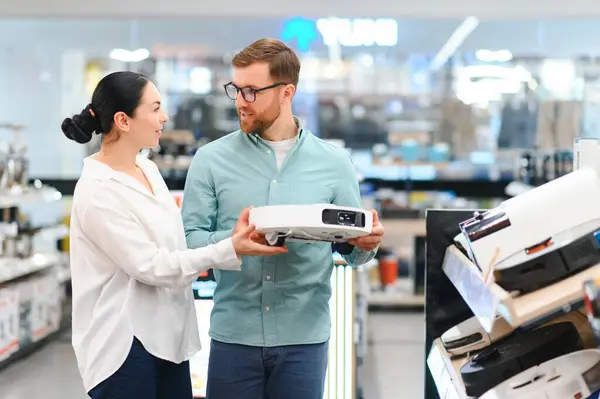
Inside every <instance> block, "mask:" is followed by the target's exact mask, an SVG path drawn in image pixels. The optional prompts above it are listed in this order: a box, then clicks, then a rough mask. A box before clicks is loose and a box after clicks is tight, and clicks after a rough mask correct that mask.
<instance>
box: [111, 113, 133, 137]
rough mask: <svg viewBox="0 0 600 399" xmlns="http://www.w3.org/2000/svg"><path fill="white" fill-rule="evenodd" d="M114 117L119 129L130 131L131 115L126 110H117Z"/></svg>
mask: <svg viewBox="0 0 600 399" xmlns="http://www.w3.org/2000/svg"><path fill="white" fill-rule="evenodd" d="M113 119H114V123H115V127H116V128H117V129H119V130H120V131H123V132H128V131H129V126H130V125H129V116H127V114H126V113H125V112H117V113H116V114H115V116H114V118H113Z"/></svg>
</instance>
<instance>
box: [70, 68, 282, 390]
mask: <svg viewBox="0 0 600 399" xmlns="http://www.w3.org/2000/svg"><path fill="white" fill-rule="evenodd" d="M167 120H168V118H167V115H166V114H165V112H164V111H163V109H162V108H161V97H160V95H159V93H158V91H157V89H156V87H155V86H154V85H153V84H152V83H151V82H150V81H149V80H148V79H147V78H146V77H144V76H143V75H140V74H137V73H133V72H117V73H112V74H110V75H107V76H106V77H105V78H104V79H102V80H101V81H100V82H99V83H98V86H97V87H96V89H95V91H94V94H93V96H92V102H91V104H90V105H88V106H87V107H86V108H85V109H84V110H83V111H82V112H81V114H79V115H76V116H74V117H73V118H67V119H65V120H64V121H63V123H62V131H63V132H64V134H65V136H67V137H68V138H69V139H71V140H74V141H76V142H78V143H82V144H83V143H87V142H89V141H90V139H91V137H92V134H93V132H96V133H98V134H102V135H103V137H102V147H101V149H100V151H99V152H98V153H96V154H94V155H92V156H90V157H88V158H86V159H85V161H84V167H83V171H82V174H81V177H80V179H79V181H78V182H77V186H76V188H75V192H74V194H73V206H72V217H71V235H70V247H71V265H72V267H71V269H72V284H73V338H72V340H73V347H74V349H75V354H76V357H77V362H78V365H79V370H80V372H81V375H82V378H83V382H84V386H85V388H86V391H87V392H88V394H89V396H90V397H91V398H93V399H99V398H115V399H120V398H127V399H135V398H144V399H154V398H155V399H162V398H169V399H180V398H181V399H183V398H185V399H189V398H191V397H192V383H191V378H190V369H189V364H188V359H189V358H190V356H192V355H193V354H194V353H196V352H197V351H198V350H200V342H199V334H198V327H197V321H196V314H195V308H194V303H193V301H194V298H193V293H192V289H191V283H192V282H194V281H195V280H196V278H197V277H198V275H199V274H200V273H202V272H204V271H206V270H208V269H210V268H219V269H226V270H232V271H235V270H240V268H241V261H240V256H242V255H276V254H279V253H282V252H285V251H286V250H285V249H279V248H273V247H268V246H265V245H262V244H260V243H258V242H255V241H254V240H253V237H254V235H253V234H252V233H253V226H249V225H248V213H249V210H248V209H246V210H245V211H244V212H242V214H241V216H240V218H239V220H238V222H237V225H236V227H235V229H234V230H233V232H232V236H231V238H229V239H227V240H224V241H222V242H220V243H218V244H216V245H211V246H208V247H205V248H200V249H193V250H189V249H187V248H186V240H185V234H184V230H183V223H182V220H181V216H180V212H179V208H178V207H177V205H176V203H175V200H174V198H173V196H172V195H171V194H170V193H169V190H168V189H167V186H166V185H165V182H164V180H163V179H162V177H161V175H160V173H159V171H158V168H157V167H156V165H155V164H154V163H153V162H151V161H149V160H147V159H144V158H143V157H140V156H138V153H139V152H140V150H141V149H143V148H153V147H156V146H157V145H158V140H159V138H160V136H161V130H162V127H163V125H164V123H165V122H167Z"/></svg>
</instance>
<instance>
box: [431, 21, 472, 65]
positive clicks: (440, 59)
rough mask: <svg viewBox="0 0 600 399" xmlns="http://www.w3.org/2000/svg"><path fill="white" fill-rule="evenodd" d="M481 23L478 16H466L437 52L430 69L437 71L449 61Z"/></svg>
mask: <svg viewBox="0 0 600 399" xmlns="http://www.w3.org/2000/svg"><path fill="white" fill-rule="evenodd" d="M478 25H479V19H477V18H476V17H468V18H466V19H465V20H464V21H463V22H462V23H461V24H460V25H459V26H458V28H456V30H455V31H454V32H453V33H452V35H451V36H450V38H449V39H448V41H447V42H446V44H444V45H443V46H442V49H441V50H440V51H439V52H438V53H437V54H436V56H435V57H434V58H433V61H432V62H431V67H430V69H431V70H432V71H437V70H439V69H440V68H441V67H443V66H444V64H445V63H446V62H447V61H448V59H449V58H450V57H452V55H453V54H454V53H455V52H456V50H458V48H459V47H460V46H461V45H462V44H463V42H464V41H465V39H466V38H467V37H468V36H469V35H470V34H471V33H472V32H473V31H474V30H475V28H477V26H478Z"/></svg>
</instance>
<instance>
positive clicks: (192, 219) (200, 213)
mask: <svg viewBox="0 0 600 399" xmlns="http://www.w3.org/2000/svg"><path fill="white" fill-rule="evenodd" d="M202 157H203V153H202V151H201V150H199V151H197V152H196V154H195V155H194V159H193V160H192V164H191V165H190V168H189V170H188V173H187V177H186V181H185V187H184V191H183V204H182V206H181V215H182V218H183V226H184V229H185V238H186V241H187V245H188V248H201V247H205V246H207V245H211V244H216V243H218V242H221V241H222V240H225V239H227V238H230V237H231V234H232V232H233V229H229V230H219V231H217V230H216V225H217V212H218V203H217V196H216V194H215V185H214V181H213V179H212V176H211V174H210V170H209V168H208V164H207V163H206V162H204V160H203V159H202Z"/></svg>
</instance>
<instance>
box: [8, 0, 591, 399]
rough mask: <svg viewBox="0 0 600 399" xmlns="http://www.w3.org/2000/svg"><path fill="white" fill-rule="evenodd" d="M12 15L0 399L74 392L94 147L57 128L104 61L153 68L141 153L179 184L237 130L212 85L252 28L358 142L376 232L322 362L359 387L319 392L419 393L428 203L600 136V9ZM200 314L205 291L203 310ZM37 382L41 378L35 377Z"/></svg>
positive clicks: (521, 177) (548, 170) (340, 286)
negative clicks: (73, 289)
mask: <svg viewBox="0 0 600 399" xmlns="http://www.w3.org/2000/svg"><path fill="white" fill-rule="evenodd" d="M379 3H380V2H378V4H379ZM509 3H510V4H511V7H513V8H515V7H516V6H515V5H514V4H512V3H513V2H509ZM48 4H50V3H48ZM488 5H489V4H488ZM364 6H365V7H368V5H364ZM14 7H16V6H14ZM24 7H25V6H24ZM497 7H498V8H502V7H503V5H502V4H498V5H497ZM548 7H550V8H552V7H554V8H553V10H555V11H554V13H555V14H560V9H559V8H558V6H556V7H555V6H554V5H549V6H548ZM564 7H568V6H567V5H566V4H564ZM590 7H592V6H590ZM596 7H597V6H596ZM81 9H82V6H81V5H80V6H79V8H78V9H77V12H74V13H80V12H82V11H81ZM354 9H356V7H354ZM10 10H11V9H9V11H10ZM14 10H16V8H13V9H12V11H13V12H9V11H7V12H6V13H5V14H6V15H7V17H5V18H0V37H1V38H2V39H1V40H0V140H1V144H2V145H0V175H2V176H4V177H2V179H0V189H1V190H2V192H3V194H2V195H1V196H0V203H2V204H3V205H2V206H3V209H5V210H6V211H5V212H3V213H0V214H1V215H2V218H0V225H1V226H0V230H2V233H1V235H2V237H3V238H2V242H3V244H2V250H3V252H2V253H3V255H2V256H3V258H2V260H1V261H0V326H2V325H3V320H5V323H9V321H6V320H10V319H9V316H8V314H9V313H10V312H9V311H8V310H7V311H6V312H4V313H3V307H2V306H3V305H4V306H5V307H6V308H7V309H8V307H7V306H10V301H5V302H2V300H1V299H2V298H3V296H2V290H3V289H4V290H9V291H10V289H11V287H12V289H13V291H14V289H15V287H18V289H17V291H18V290H20V292H21V293H23V292H25V293H26V295H21V297H20V298H21V299H20V300H19V301H20V302H19V301H17V302H19V303H20V306H21V307H20V308H19V307H18V306H19V305H13V308H11V309H20V310H16V311H15V310H13V311H12V312H13V314H20V316H18V321H19V320H20V321H19V323H20V324H19V325H20V330H19V331H20V332H18V333H15V334H14V335H13V338H12V339H9V338H6V337H5V336H4V335H3V334H0V399H17V398H18V399H20V398H28V399H29V398H31V399H37V398H67V397H68V398H74V399H77V398H83V397H85V394H84V393H83V392H82V388H81V387H80V386H79V380H78V378H79V377H78V375H77V370H76V366H75V364H74V359H73V358H72V355H71V353H70V352H69V349H70V347H69V340H68V330H69V317H70V314H69V289H68V283H69V271H68V266H69V264H68V257H67V255H66V252H67V251H68V234H67V233H68V232H67V231H66V228H65V226H67V225H68V218H69V197H70V195H71V194H72V192H73V188H74V184H75V182H76V179H77V178H78V176H79V173H80V171H81V164H82V160H83V158H84V157H85V156H87V155H89V154H91V153H92V152H94V151H96V149H97V148H98V145H99V142H98V141H97V140H95V141H93V142H92V143H90V144H89V145H88V146H85V147H84V146H80V145H77V144H75V143H73V142H70V141H68V140H66V139H65V138H64V137H63V135H62V134H61V132H60V123H61V121H62V119H63V118H64V117H65V116H67V115H71V114H73V113H77V112H79V111H80V110H81V109H82V108H83V107H84V106H85V104H87V103H88V102H89V98H90V96H91V91H92V90H93V87H94V86H95V84H96V83H97V82H98V81H99V80H100V79H101V78H102V77H103V76H104V75H106V74H107V73H110V72H112V71H116V70H123V69H127V70H133V71H138V72H143V73H145V74H147V75H148V76H150V77H151V78H152V80H153V81H155V82H156V84H157V86H158V88H159V90H160V91H161V93H162V95H163V99H164V104H165V107H166V109H167V111H168V114H169V116H170V121H169V123H168V125H167V126H166V127H165V129H164V135H163V137H162V139H161V143H160V146H159V147H158V148H156V149H154V150H153V151H151V152H150V153H149V156H150V157H151V158H152V159H153V160H154V161H155V162H156V163H157V164H158V165H159V167H160V169H161V171H162V173H163V176H164V177H165V179H166V180H167V182H168V185H169V186H170V188H171V189H172V190H173V192H174V195H178V193H179V192H180V191H181V190H182V189H183V184H184V179H185V176H186V171H187V168H188V166H189V163H190V160H191V158H192V156H193V154H194V152H195V150H196V149H197V148H199V147H201V146H202V145H204V144H206V143H208V142H210V141H211V140H215V139H218V138H219V137H222V136H223V135H226V134H228V133H230V132H231V131H234V130H236V129H237V126H238V121H237V115H236V111H235V107H234V103H233V102H232V101H230V100H229V99H228V98H227V97H226V96H225V93H224V91H223V84H225V83H227V82H229V81H230V76H231V68H230V60H231V57H232V56H233V54H235V52H236V51H238V50H240V49H242V48H243V47H244V46H246V45H247V44H249V43H250V42H252V41H253V40H255V39H258V38H262V37H277V38H280V39H282V40H284V41H286V42H287V43H289V44H290V45H291V46H292V47H293V48H295V49H296V50H297V51H298V53H299V55H300V56H301V60H302V72H301V79H300V84H299V87H298V94H297V95H296V98H295V100H294V112H295V114H296V115H298V116H299V117H300V118H301V119H302V120H303V122H304V124H305V126H307V127H308V128H309V129H310V130H311V131H312V132H313V133H315V134H316V135H318V136H320V137H321V138H324V139H327V140H330V141H332V142H334V143H336V145H339V146H342V147H345V148H346V149H347V150H348V151H349V152H350V153H351V154H352V157H353V160H354V163H355V166H356V169H357V174H358V176H359V177H360V179H361V191H362V195H363V201H364V204H365V207H374V208H376V209H378V210H379V212H380V215H381V216H382V217H383V222H384V225H385V227H386V237H385V240H384V245H383V246H382V248H381V250H380V254H379V256H378V259H377V261H376V262H373V264H370V265H367V266H366V267H364V268H363V269H361V270H359V271H356V272H352V271H347V270H345V269H346V268H345V267H344V266H340V267H339V270H338V272H339V274H340V276H341V277H339V278H337V281H336V282H335V284H336V287H337V288H336V289H337V291H336V293H337V294H335V295H340V297H339V299H343V298H350V299H349V300H350V301H351V302H352V304H353V307H352V308H339V309H338V308H336V310H335V311H336V312H339V313H335V314H339V315H345V316H343V317H342V316H339V317H340V318H339V319H338V321H339V323H340V324H339V325H340V326H347V325H350V326H351V327H352V326H354V323H355V322H356V325H357V326H358V328H357V329H356V331H357V332H355V331H354V330H352V332H347V333H344V334H349V335H343V334H342V333H340V335H339V337H338V338H339V340H341V341H340V342H342V341H343V342H345V345H346V346H345V347H346V348H347V352H345V353H346V356H352V357H353V358H352V359H355V360H356V361H355V362H354V363H355V364H354V363H353V364H354V368H353V369H352V371H351V373H352V376H348V372H350V371H348V370H346V369H344V370H345V371H343V370H342V368H343V365H342V364H343V363H344V362H343V361H342V362H341V363H339V364H337V366H335V365H334V366H331V367H337V368H336V369H335V370H338V371H336V372H338V373H341V374H340V375H342V377H340V378H342V379H350V380H351V381H350V382H347V384H348V385H344V384H346V383H344V384H341V385H339V386H333V387H330V388H329V391H328V394H329V398H330V399H334V398H335V399H342V398H350V397H364V398H366V399H388V398H394V399H404V398H406V399H415V398H419V397H423V385H424V380H425V377H424V375H425V365H424V362H425V354H424V346H423V340H424V338H423V336H424V332H423V329H424V327H423V323H424V322H423V308H424V305H425V296H424V286H425V281H424V280H425V233H426V231H425V230H426V229H425V221H424V215H425V210H426V209H429V208H438V209H439V208H453V209H456V208H465V209H466V208H468V209H472V208H474V209H481V208H489V207H492V206H494V205H495V204H497V203H498V202H499V201H501V200H502V199H505V198H507V197H509V196H511V195H515V194H516V193H518V192H520V191H522V190H525V189H527V187H530V186H535V185H538V184H541V183H543V182H546V181H549V180H552V179H554V178H556V177H557V176H560V175H563V174H565V173H568V172H569V171H570V170H571V168H572V144H573V139H574V137H576V136H588V137H598V138H600V130H599V127H600V45H599V42H598V37H600V16H598V17H589V18H583V17H579V16H572V17H571V16H569V17H568V18H567V17H563V18H560V17H558V16H557V15H553V16H552V18H550V17H549V18H539V19H538V18H535V14H534V13H533V12H531V11H529V12H528V13H527V15H526V16H523V17H519V18H516V17H515V18H504V19H502V18H501V17H499V18H498V19H490V18H489V14H493V10H491V11H490V10H487V14H488V16H487V18H481V17H475V16H468V15H467V16H462V15H459V16H452V17H446V18H443V19H441V18H426V15H424V12H423V13H421V14H423V15H419V16H415V17H410V16H409V15H405V16H402V18H399V17H395V16H393V17H390V16H386V15H388V13H386V12H381V13H379V12H378V11H377V9H373V10H370V11H369V13H368V16H361V15H353V16H351V17H344V16H341V17H329V16H328V15H332V14H328V13H323V15H321V16H314V17H312V16H311V17H301V16H289V17H280V16H270V17H260V16H257V15H256V13H254V12H253V13H252V16H247V17H242V16H237V17H233V16H231V17H225V16H206V17H201V16H199V17H195V16H194V17H192V16H190V17H173V16H167V17H164V18H158V17H156V16H155V15H152V16H148V17H140V18H127V17H118V16H114V17H102V16H100V15H99V16H94V15H87V16H86V17H85V18H77V17H76V16H75V15H73V16H70V17H65V16H60V15H55V17H54V18H44V16H43V15H39V13H35V12H33V11H31V10H30V9H29V8H28V9H27V10H26V11H24V12H23V13H22V15H21V14H20V13H18V12H14ZM515 10H516V11H514V13H515V14H518V8H515ZM1 11H2V8H1V7H0V17H2V15H3V14H2V12H1ZM41 12H42V11H40V13H41ZM141 13H142V14H144V13H145V12H143V11H142V12H141ZM403 13H409V11H403ZM27 14H29V15H34V14H37V16H36V17H32V16H27ZM65 14H68V13H65ZM105 14H113V12H106V13H105ZM343 14H346V15H348V14H347V13H343V12H340V15H343ZM373 14H377V15H378V16H376V15H373ZM565 14H568V12H565ZM290 15H296V14H290ZM456 15H458V13H457V14H456ZM517 16H518V15H517ZM10 165H12V166H10ZM15 165H16V166H15ZM11 168H12V169H11ZM15 170H16V172H15ZM11 171H12V172H11ZM15 187H16V188H15ZM15 193H17V194H15ZM15 259H18V261H17V260H15ZM57 265H58V266H57ZM56 272H58V273H56ZM345 274H348V277H344V276H345ZM57 276H58V277H57ZM210 280H211V279H210V278H209V276H208V277H207V278H206V279H204V280H203V281H199V282H198V285H197V286H196V287H195V288H196V291H197V293H198V298H199V301H203V300H206V298H210V295H211V294H210V289H211V284H212V282H211V281H210ZM207 290H208V291H207ZM9 291H6V292H9ZM40 292H43V294H40ZM49 292H50V293H49ZM207 292H208V293H207ZM6 297H7V298H8V297H9V296H8V294H6ZM23 298H25V299H23ZM208 300H209V299H208ZM24 301H25V302H27V306H26V307H24V305H23V303H24ZM38 302H39V304H41V305H39V304H38ZM338 302H341V301H338ZM7 304H9V305H7ZM38 305H39V306H38ZM36 306H38V307H40V309H41V308H43V309H44V310H40V312H45V313H43V314H37V313H35V311H34V310H32V309H36ZM24 309H25V310H24ZM209 309H210V304H207V302H201V305H199V314H202V315H204V316H203V317H205V318H204V320H206V317H207V316H206V315H207V312H208V311H209ZM30 311H31V312H32V314H33V315H29V312H30ZM15 312H16V313H15ZM19 312H20V313H19ZM5 314H6V315H7V316H3V315H5ZM38 318H39V320H38ZM44 320H47V321H48V322H47V323H46V322H45V321H44ZM340 320H341V321H340ZM61 321H62V322H61ZM36 323H38V324H36ZM6 325H8V324H6ZM205 327H206V326H205ZM6 328H8V327H6ZM353 328H354V327H352V329H353ZM341 330H342V328H341V327H340V331H341ZM1 331H2V330H1V329H0V332H1ZM57 333H58V334H57ZM23 337H28V338H27V339H24V338H23ZM44 338H50V339H46V340H45V339H44ZM205 339H207V338H205ZM30 341H31V342H30ZM42 341H43V342H45V345H42V346H40V345H37V343H38V342H42ZM356 341H358V344H356ZM53 345H54V346H53ZM57 345H59V346H58V347H57ZM205 347H206V346H205ZM57 348H58V349H57ZM36 356H37V357H36ZM31 359H37V360H35V361H32V360H31ZM347 359H350V358H347ZM203 361H204V360H198V362H197V363H196V364H197V366H196V367H197V370H199V371H198V374H199V376H198V377H197V378H198V379H199V381H200V382H198V384H199V386H200V388H199V390H201V385H202V379H203V378H204V377H203V376H202V373H203V371H202V370H203V368H202V367H203V364H204V363H203ZM405 363H406V364H405ZM415 364H417V365H418V367H415ZM60 370H62V371H60ZM340 370H342V371H340ZM357 370H358V371H357ZM44 375H46V377H44ZM49 376H50V377H49ZM40 378H42V379H43V381H44V382H43V384H45V385H44V386H45V388H43V389H42V388H35V387H33V386H32V385H33V383H32V382H31V381H33V380H34V379H36V380H39V379H40ZM400 383H401V384H402V385H403V386H402V387H399V385H398V384H400ZM65 387H67V388H65ZM340 389H341V391H340ZM340 392H343V393H340Z"/></svg>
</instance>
